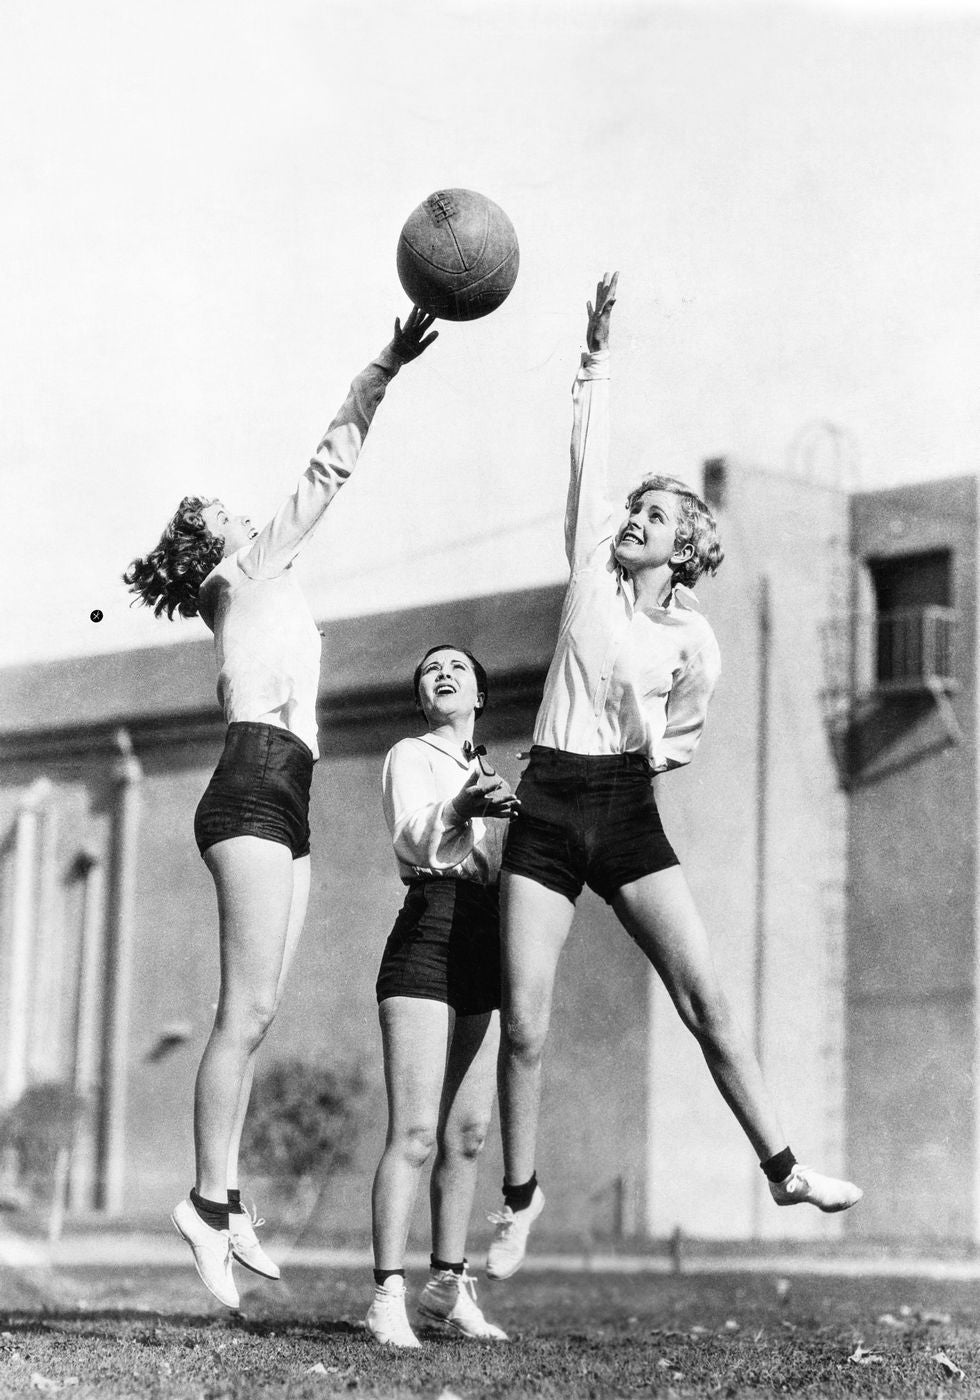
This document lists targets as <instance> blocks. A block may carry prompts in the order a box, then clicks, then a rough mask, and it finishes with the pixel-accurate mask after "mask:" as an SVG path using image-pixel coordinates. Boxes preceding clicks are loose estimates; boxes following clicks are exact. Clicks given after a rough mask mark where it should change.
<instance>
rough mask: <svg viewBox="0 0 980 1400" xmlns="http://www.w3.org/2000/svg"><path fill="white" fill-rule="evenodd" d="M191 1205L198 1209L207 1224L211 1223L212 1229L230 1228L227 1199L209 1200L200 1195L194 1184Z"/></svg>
mask: <svg viewBox="0 0 980 1400" xmlns="http://www.w3.org/2000/svg"><path fill="white" fill-rule="evenodd" d="M191 1205H192V1206H193V1207H194V1209H195V1210H196V1211H197V1213H198V1215H199V1216H200V1217H201V1219H202V1220H203V1221H204V1223H205V1225H210V1226H211V1229H212V1230H227V1229H228V1202H227V1201H207V1200H205V1198H204V1197H203V1196H199V1195H198V1194H197V1190H196V1189H195V1187H193V1186H192V1187H191Z"/></svg>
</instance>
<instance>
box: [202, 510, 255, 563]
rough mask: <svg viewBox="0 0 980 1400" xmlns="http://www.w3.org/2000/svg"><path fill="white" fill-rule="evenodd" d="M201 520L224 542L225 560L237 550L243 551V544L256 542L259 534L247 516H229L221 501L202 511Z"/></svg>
mask: <svg viewBox="0 0 980 1400" xmlns="http://www.w3.org/2000/svg"><path fill="white" fill-rule="evenodd" d="M201 519H202V520H203V521H204V524H205V527H206V528H207V529H208V530H209V531H210V533H211V534H212V535H214V536H216V538H218V539H223V540H224V542H225V546H224V558H225V559H227V558H228V555H229V554H234V553H235V550H236V549H241V547H242V545H243V544H248V542H249V541H250V540H254V539H255V538H256V536H257V535H258V533H259V532H258V530H256V528H255V526H254V525H253V524H252V522H251V520H249V518H248V516H247V515H229V514H228V512H227V510H226V509H225V507H224V506H223V505H222V503H221V501H211V502H210V503H209V504H208V505H206V506H205V507H204V509H203V510H202V511H201Z"/></svg>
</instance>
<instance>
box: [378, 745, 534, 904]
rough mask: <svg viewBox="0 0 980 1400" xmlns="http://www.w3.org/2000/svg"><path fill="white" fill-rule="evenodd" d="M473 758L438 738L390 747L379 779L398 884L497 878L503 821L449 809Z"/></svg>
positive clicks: (484, 881)
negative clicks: (425, 878)
mask: <svg viewBox="0 0 980 1400" xmlns="http://www.w3.org/2000/svg"><path fill="white" fill-rule="evenodd" d="M476 766H477V760H476V759H472V760H469V759H466V758H464V757H463V752H462V750H461V749H460V748H459V747H458V745H456V744H454V743H452V742H450V740H448V739H444V738H442V736H441V735H439V734H422V735H420V736H419V738H417V739H402V740H401V741H400V742H399V743H397V744H396V745H395V746H394V748H393V749H390V750H389V752H388V755H387V757H386V758H385V761H384V768H383V770H382V775H381V792H382V806H383V808H384V814H385V821H386V822H387V823H388V830H389V831H390V832H391V844H392V846H393V847H394V850H395V860H396V862H397V864H398V873H399V875H400V876H401V878H402V880H404V881H405V882H408V881H409V880H415V879H418V878H419V877H420V876H453V877H455V878H456V879H458V880H473V881H475V882H476V883H477V884H479V885H492V884H493V883H494V882H495V881H496V880H497V878H498V876H499V874H500V862H501V859H502V858H503V852H504V838H505V836H506V833H507V822H506V821H504V820H503V819H502V818H500V817H490V818H489V819H488V820H486V821H484V820H483V819H482V818H481V817H472V818H471V819H470V820H469V821H465V820H464V819H463V818H462V817H460V816H458V815H457V813H456V811H455V809H454V808H453V807H451V806H450V803H451V802H452V799H453V798H454V797H455V796H456V794H457V793H458V792H459V791H460V789H461V788H463V787H464V786H465V785H466V781H467V779H468V778H469V775H470V773H471V771H473V769H474V768H475V767H476Z"/></svg>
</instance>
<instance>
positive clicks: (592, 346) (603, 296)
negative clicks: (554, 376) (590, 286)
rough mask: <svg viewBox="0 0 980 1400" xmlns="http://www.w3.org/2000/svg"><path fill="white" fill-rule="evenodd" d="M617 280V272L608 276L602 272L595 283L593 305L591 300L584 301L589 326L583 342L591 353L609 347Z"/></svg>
mask: <svg viewBox="0 0 980 1400" xmlns="http://www.w3.org/2000/svg"><path fill="white" fill-rule="evenodd" d="M618 282H619V273H618V272H614V273H613V275H612V277H610V276H609V273H608V272H604V273H603V274H602V277H601V278H600V280H599V281H598V282H597V283H596V289H595V306H593V305H592V303H591V301H587V302H586V303H585V305H586V308H587V309H588V313H589V328H588V330H587V331H586V334H585V343H586V345H587V346H588V347H589V350H590V351H591V352H592V353H593V354H594V353H595V351H596V350H608V349H609V318H610V317H611V316H612V309H613V307H614V306H615V305H616V284H617V283H618Z"/></svg>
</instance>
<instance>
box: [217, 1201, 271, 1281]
mask: <svg viewBox="0 0 980 1400" xmlns="http://www.w3.org/2000/svg"><path fill="white" fill-rule="evenodd" d="M264 1224H265V1221H264V1220H262V1219H261V1218H260V1216H259V1213H258V1211H256V1210H252V1211H249V1210H247V1209H246V1210H242V1211H237V1210H233V1211H231V1213H230V1214H229V1216H228V1233H229V1234H230V1236H231V1252H232V1254H233V1255H234V1256H235V1258H236V1259H237V1260H238V1262H239V1264H244V1265H245V1267H246V1269H251V1270H252V1273H253V1274H261V1275H262V1277H263V1278H273V1279H277V1278H279V1277H281V1273H280V1269H279V1265H278V1264H276V1263H275V1262H274V1261H273V1260H272V1259H270V1258H269V1256H268V1254H266V1252H265V1250H264V1249H263V1248H262V1246H261V1245H260V1244H259V1241H258V1237H257V1235H256V1233H255V1232H256V1230H257V1229H258V1228H259V1226H261V1225H264Z"/></svg>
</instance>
